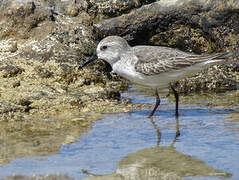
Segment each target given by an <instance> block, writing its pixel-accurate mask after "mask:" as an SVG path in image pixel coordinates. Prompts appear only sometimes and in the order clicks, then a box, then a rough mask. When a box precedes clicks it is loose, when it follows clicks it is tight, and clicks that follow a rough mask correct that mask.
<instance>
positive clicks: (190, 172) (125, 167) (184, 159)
mask: <svg viewBox="0 0 239 180" xmlns="http://www.w3.org/2000/svg"><path fill="white" fill-rule="evenodd" d="M149 120H150V122H151V123H152V125H153V127H154V129H155V130H156V133H157V143H156V146H155V147H151V148H145V149H142V150H139V151H137V152H134V153H130V154H128V155H127V156H126V157H124V158H123V159H121V160H120V161H119V162H118V165H117V168H116V171H115V172H114V173H112V174H106V175H96V174H92V173H89V172H88V171H87V170H83V171H82V172H83V173H85V174H87V175H90V176H91V177H88V178H85V180H86V179H87V180H107V179H109V180H161V179H169V180H170V179H173V180H181V179H183V178H184V177H188V176H190V177H192V176H198V177H205V176H223V177H228V176H231V174H229V173H226V172H224V171H221V170H217V169H214V168H213V167H211V166H208V165H206V163H205V162H203V161H202V160H200V159H197V158H192V157H191V156H189V155H186V154H183V153H181V152H179V151H177V150H176V148H175V147H174V145H175V143H176V142H177V140H178V138H179V137H180V125H179V119H178V117H175V120H176V131H175V136H174V139H173V141H172V142H171V144H170V145H169V146H160V141H161V137H162V133H161V131H160V127H159V126H158V125H157V124H156V123H155V120H154V119H153V118H152V117H151V118H149Z"/></svg>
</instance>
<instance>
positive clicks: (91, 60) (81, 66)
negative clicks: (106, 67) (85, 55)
mask: <svg viewBox="0 0 239 180" xmlns="http://www.w3.org/2000/svg"><path fill="white" fill-rule="evenodd" d="M97 59H98V56H97V55H96V54H93V55H92V56H91V57H90V58H89V59H88V61H86V62H84V63H83V64H82V65H80V66H79V68H78V69H82V68H83V67H84V66H86V65H87V64H90V63H91V62H93V61H95V60H97Z"/></svg>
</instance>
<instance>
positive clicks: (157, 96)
mask: <svg viewBox="0 0 239 180" xmlns="http://www.w3.org/2000/svg"><path fill="white" fill-rule="evenodd" d="M155 96H156V103H155V106H154V109H153V111H152V112H151V113H150V115H149V117H152V116H153V115H154V113H155V111H156V109H157V108H158V106H159V105H160V98H159V94H158V90H157V89H155Z"/></svg>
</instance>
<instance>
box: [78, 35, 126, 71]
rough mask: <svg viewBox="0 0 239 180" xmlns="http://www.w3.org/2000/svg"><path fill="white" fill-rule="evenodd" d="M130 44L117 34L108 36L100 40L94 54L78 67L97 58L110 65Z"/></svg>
mask: <svg viewBox="0 0 239 180" xmlns="http://www.w3.org/2000/svg"><path fill="white" fill-rule="evenodd" d="M129 47H130V46H129V45H128V43H127V41H126V40H125V39H123V38H121V37H119V36H108V37H106V38H104V39H102V40H101V41H100V43H99V44H98V46H97V49H96V54H94V55H93V56H91V58H90V59H89V60H88V61H86V62H85V63H84V64H83V65H81V66H80V67H79V68H83V67H84V66H85V65H87V64H89V63H91V62H93V61H95V60H97V59H102V60H104V61H106V62H107V63H109V64H110V65H111V66H112V65H113V64H114V63H115V62H117V61H118V60H119V59H120V55H121V53H122V52H124V51H127V50H128V48H129Z"/></svg>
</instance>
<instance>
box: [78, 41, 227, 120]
mask: <svg viewBox="0 0 239 180" xmlns="http://www.w3.org/2000/svg"><path fill="white" fill-rule="evenodd" d="M227 54H228V52H223V53H216V54H212V55H195V54H192V53H186V52H183V51H180V50H178V49H173V48H169V47H162V46H134V47H131V46H130V45H129V44H128V43H127V41H126V40H125V39H123V38H121V37H119V36H108V37H106V38H104V39H103V40H101V41H100V42H99V44H98V46H97V49H96V53H95V54H94V55H93V56H92V57H91V58H90V59H89V60H88V61H86V62H85V63H84V64H83V65H81V66H80V67H79V69H81V68H83V67H84V66H85V65H87V64H89V63H91V62H93V61H95V60H96V59H102V60H104V61H106V62H107V63H109V64H110V65H111V67H112V70H113V71H114V72H115V73H117V74H118V75H120V76H122V77H123V78H126V79H128V80H129V81H131V82H133V83H137V84H141V85H144V86H149V87H151V88H153V89H154V91H155V95H156V103H155V106H154V108H153V110H152V112H151V113H150V117H151V116H153V115H154V113H155V111H156V109H157V108H158V106H159V104H160V98H159V94H158V88H167V87H168V85H170V87H171V89H172V90H173V93H174V96H175V99H176V107H175V115H176V116H178V101H179V95H178V92H177V91H176V90H175V89H174V87H173V86H172V84H171V82H172V81H177V80H180V79H182V78H184V77H186V76H189V75H192V74H195V73H197V72H199V71H200V70H202V69H203V68H205V67H206V65H208V64H213V63H216V62H219V61H222V60H224V59H225V57H226V55H227Z"/></svg>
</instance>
